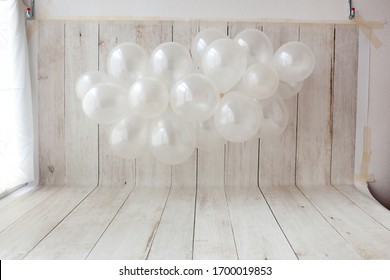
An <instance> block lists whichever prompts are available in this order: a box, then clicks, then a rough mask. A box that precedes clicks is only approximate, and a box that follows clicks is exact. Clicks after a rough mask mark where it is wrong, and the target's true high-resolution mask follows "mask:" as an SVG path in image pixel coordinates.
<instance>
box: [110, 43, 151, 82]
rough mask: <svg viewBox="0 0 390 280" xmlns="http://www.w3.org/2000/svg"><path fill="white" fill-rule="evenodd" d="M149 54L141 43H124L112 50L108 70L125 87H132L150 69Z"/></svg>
mask: <svg viewBox="0 0 390 280" xmlns="http://www.w3.org/2000/svg"><path fill="white" fill-rule="evenodd" d="M148 60H149V57H148V54H147V53H146V51H145V50H144V49H143V48H142V47H141V46H139V45H137V44H134V43H122V44H119V45H117V46H116V47H115V48H113V49H112V50H111V52H110V53H109V55H108V58H107V70H108V73H110V74H111V76H113V77H114V78H115V79H116V80H117V81H118V82H119V83H120V84H121V85H122V86H123V87H125V88H126V89H127V88H129V87H130V85H131V84H132V83H134V82H135V81H136V80H138V79H141V78H142V77H144V76H145V75H146V73H147V71H148Z"/></svg>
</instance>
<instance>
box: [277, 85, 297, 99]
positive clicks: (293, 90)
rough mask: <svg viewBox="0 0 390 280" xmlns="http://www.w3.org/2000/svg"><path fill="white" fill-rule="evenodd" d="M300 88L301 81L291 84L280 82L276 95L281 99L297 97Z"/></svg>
mask: <svg viewBox="0 0 390 280" xmlns="http://www.w3.org/2000/svg"><path fill="white" fill-rule="evenodd" d="M302 87H303V81H300V82H292V83H287V82H283V81H280V83H279V87H278V89H277V91H276V93H277V94H278V95H279V96H280V97H282V98H283V99H288V98H291V97H294V96H295V95H297V94H298V92H300V91H301V89H302Z"/></svg>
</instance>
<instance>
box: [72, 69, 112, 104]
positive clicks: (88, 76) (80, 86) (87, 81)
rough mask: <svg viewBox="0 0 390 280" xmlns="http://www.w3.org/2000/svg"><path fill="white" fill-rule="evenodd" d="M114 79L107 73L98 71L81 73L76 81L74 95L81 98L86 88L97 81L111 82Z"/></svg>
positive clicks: (97, 82) (89, 87)
mask: <svg viewBox="0 0 390 280" xmlns="http://www.w3.org/2000/svg"><path fill="white" fill-rule="evenodd" d="M113 82H114V79H113V78H112V77H111V76H110V75H108V74H107V73H104V72H100V71H90V72H86V73H83V74H82V75H81V76H80V77H79V78H78V80H77V82H76V95H77V97H78V99H80V100H83V98H84V95H85V94H86V93H87V91H88V90H90V89H91V87H93V86H94V85H96V84H99V83H113Z"/></svg>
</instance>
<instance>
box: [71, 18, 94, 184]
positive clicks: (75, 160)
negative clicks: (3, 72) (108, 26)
mask: <svg viewBox="0 0 390 280" xmlns="http://www.w3.org/2000/svg"><path fill="white" fill-rule="evenodd" d="M98 35H99V34H98V24H96V23H78V22H66V23H65V76H64V83H65V103H64V105H65V158H66V179H65V184H67V185H80V186H84V185H91V186H96V185H97V184H98V165H99V160H98V125H97V124H95V123H94V122H93V121H92V120H90V119H88V118H87V117H86V116H85V114H84V112H83V110H82V106H81V101H80V100H79V99H78V98H77V96H76V93H75V84H76V82H77V79H78V78H79V76H80V75H81V74H82V73H84V72H87V71H92V70H94V71H96V70H98V58H99V57H98ZM81 162H82V164H80V163H81Z"/></svg>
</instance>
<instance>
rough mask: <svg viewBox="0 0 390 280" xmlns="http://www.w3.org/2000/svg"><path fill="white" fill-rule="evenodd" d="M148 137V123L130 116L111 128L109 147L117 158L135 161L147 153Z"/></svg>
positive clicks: (140, 118)
mask: <svg viewBox="0 0 390 280" xmlns="http://www.w3.org/2000/svg"><path fill="white" fill-rule="evenodd" d="M149 135H150V133H149V123H148V121H147V120H146V119H144V118H142V117H139V116H137V115H135V114H130V115H129V116H128V117H127V118H125V119H123V120H121V121H120V122H119V123H117V124H116V125H115V126H114V127H113V128H112V130H111V134H110V139H109V140H110V141H109V143H110V147H111V149H112V151H113V153H114V154H115V155H117V156H118V157H121V158H124V159H135V158H138V157H141V156H143V155H144V154H145V153H147V152H148V140H149Z"/></svg>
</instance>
